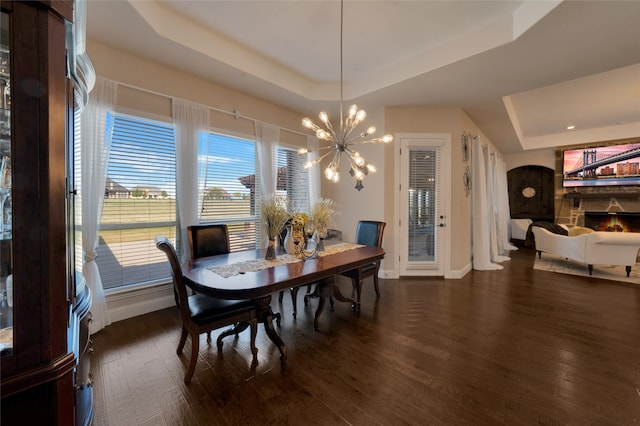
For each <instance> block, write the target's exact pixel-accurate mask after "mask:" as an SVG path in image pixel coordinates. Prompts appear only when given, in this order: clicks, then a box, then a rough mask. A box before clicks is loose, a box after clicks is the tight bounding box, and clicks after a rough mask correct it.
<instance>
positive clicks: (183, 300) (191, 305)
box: [156, 235, 258, 385]
mask: <svg viewBox="0 0 640 426" xmlns="http://www.w3.org/2000/svg"><path fill="white" fill-rule="evenodd" d="M156 247H157V248H158V249H160V250H161V251H163V252H164V253H165V254H166V255H167V259H168V260H169V266H170V270H171V276H172V278H173V288H174V290H175V291H176V293H177V294H178V307H179V308H180V317H181V318H182V335H181V336H180V342H179V343H178V349H177V350H176V353H177V354H178V355H180V354H181V353H182V349H184V345H185V343H186V341H187V337H191V359H190V361H189V368H188V369H187V372H186V373H185V375H184V383H185V384H187V385H188V384H189V383H190V382H191V377H192V376H193V372H194V371H195V368H196V361H197V360H198V353H199V350H200V334H202V333H207V342H208V343H211V335H210V332H211V331H212V330H216V329H218V328H221V327H226V326H229V325H233V328H231V329H229V330H226V331H224V332H222V333H221V334H220V335H219V336H218V339H217V341H216V343H217V346H218V351H219V352H220V351H222V339H223V338H225V337H226V336H230V335H232V334H235V335H236V336H238V334H239V333H240V332H242V331H244V330H245V329H246V328H247V327H250V329H251V338H250V346H251V352H252V353H253V361H252V364H251V365H252V368H253V367H255V366H256V365H257V363H258V357H257V356H258V349H257V348H256V334H257V331H258V319H257V315H256V307H255V305H254V304H253V302H252V301H251V300H223V299H217V298H214V297H210V296H205V295H203V294H198V293H196V294H193V295H191V296H188V295H187V286H186V284H185V279H184V277H183V275H182V267H181V266H180V261H179V260H178V256H177V255H176V251H175V249H174V247H173V244H171V242H170V241H169V240H168V239H167V238H166V237H165V236H164V235H158V236H157V237H156Z"/></svg>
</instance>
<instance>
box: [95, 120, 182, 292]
mask: <svg viewBox="0 0 640 426" xmlns="http://www.w3.org/2000/svg"><path fill="white" fill-rule="evenodd" d="M108 118H109V119H112V120H114V122H113V123H114V125H113V134H112V137H111V149H110V153H109V157H108V165H107V182H106V188H105V194H104V197H105V198H104V205H103V209H102V216H101V220H100V239H99V245H98V248H97V252H98V257H97V259H96V262H97V264H98V267H99V269H100V275H101V278H102V283H103V286H104V288H105V289H108V288H113V287H117V286H123V285H129V284H135V283H142V282H149V281H154V280H158V279H162V278H165V277H167V276H169V270H168V268H167V264H166V256H165V255H164V254H163V253H162V252H161V251H160V250H158V249H157V248H156V247H155V237H156V236H157V235H158V234H163V235H165V236H167V237H168V238H169V239H171V240H173V241H175V238H176V225H177V217H176V216H177V215H176V155H175V130H174V128H173V126H172V125H169V124H166V123H162V122H158V121H152V120H147V119H142V118H139V117H132V116H126V115H120V114H118V115H111V114H109V117H108Z"/></svg>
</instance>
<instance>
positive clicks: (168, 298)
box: [106, 283, 176, 323]
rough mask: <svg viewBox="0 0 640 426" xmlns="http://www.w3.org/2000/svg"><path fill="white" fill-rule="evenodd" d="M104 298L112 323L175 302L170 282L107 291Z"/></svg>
mask: <svg viewBox="0 0 640 426" xmlns="http://www.w3.org/2000/svg"><path fill="white" fill-rule="evenodd" d="M106 299H107V310H108V312H109V317H110V318H111V322H112V323H114V322H118V321H122V320H125V319H128V318H133V317H137V316H139V315H144V314H148V313H149V312H154V311H159V310H160V309H165V308H168V307H170V306H175V304H176V301H175V298H174V295H173V286H172V285H171V283H163V284H158V285H155V286H153V287H146V288H140V289H132V290H130V291H118V292H117V293H115V292H114V293H112V294H108V293H107V294H106Z"/></svg>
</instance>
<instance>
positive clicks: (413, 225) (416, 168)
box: [408, 147, 440, 261]
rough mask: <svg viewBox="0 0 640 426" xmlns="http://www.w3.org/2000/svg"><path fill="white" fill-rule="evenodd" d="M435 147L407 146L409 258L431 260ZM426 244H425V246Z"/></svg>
mask: <svg viewBox="0 0 640 426" xmlns="http://www.w3.org/2000/svg"><path fill="white" fill-rule="evenodd" d="M439 158H440V155H439V151H438V149H437V148H429V147H411V149H410V151H409V194H408V195H409V206H408V207H409V260H410V261H428V260H433V256H434V253H436V247H435V245H436V244H437V241H434V238H433V230H434V227H435V226H436V223H437V220H436V219H437V218H436V215H437V212H438V205H437V198H438V197H437V196H436V195H437V194H436V190H437V185H436V179H437V178H438V176H440V161H439ZM425 244H426V247H425Z"/></svg>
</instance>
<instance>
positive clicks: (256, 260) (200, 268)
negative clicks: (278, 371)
mask: <svg viewBox="0 0 640 426" xmlns="http://www.w3.org/2000/svg"><path fill="white" fill-rule="evenodd" d="M384 254H385V253H384V250H383V249H382V248H380V247H371V246H364V245H357V244H351V243H342V242H341V243H336V244H331V245H327V248H326V249H325V251H324V252H319V253H317V255H316V256H313V257H311V258H306V259H298V258H296V257H294V256H290V255H287V254H286V253H285V252H284V251H283V250H282V249H281V248H277V257H276V259H275V260H272V261H269V260H265V255H266V249H255V250H243V251H236V252H231V253H228V254H222V255H216V256H209V257H201V258H198V259H194V260H190V261H188V262H185V263H184V264H183V265H182V273H183V276H184V278H185V281H186V284H187V285H188V286H189V287H191V288H192V289H193V290H194V291H196V292H198V293H201V294H205V295H208V296H212V297H216V298H220V299H227V300H244V299H251V300H253V301H254V303H255V306H256V313H257V317H258V320H259V321H260V322H261V323H262V324H263V325H264V329H265V332H266V333H267V336H268V337H269V339H270V340H271V341H272V342H273V343H274V344H275V345H276V347H277V348H278V350H279V351H280V360H281V362H282V363H283V364H284V363H285V361H286V359H287V350H286V345H285V343H284V342H283V341H282V339H281V337H280V336H279V335H278V333H277V332H276V330H275V328H274V326H273V319H274V318H276V320H277V322H278V325H280V314H279V313H274V312H273V310H272V309H271V295H272V294H274V293H277V292H279V291H281V290H286V289H290V288H297V287H300V286H304V285H308V284H314V283H315V284H317V286H316V290H315V291H314V294H315V295H316V296H317V297H318V307H317V309H316V312H315V315H314V322H313V327H314V329H315V330H318V319H319V317H320V314H321V313H322V311H323V309H324V306H325V301H326V298H327V297H333V298H334V299H335V300H337V301H340V302H347V303H351V306H352V308H353V309H354V310H358V308H359V307H358V305H357V302H356V301H355V300H353V299H351V298H347V297H345V296H343V295H342V294H341V292H340V289H339V288H338V287H337V286H336V284H335V276H336V275H337V274H340V273H342V272H345V271H349V270H351V269H354V268H357V267H360V266H363V265H366V264H368V263H371V262H375V261H377V260H380V259H382V258H384Z"/></svg>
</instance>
